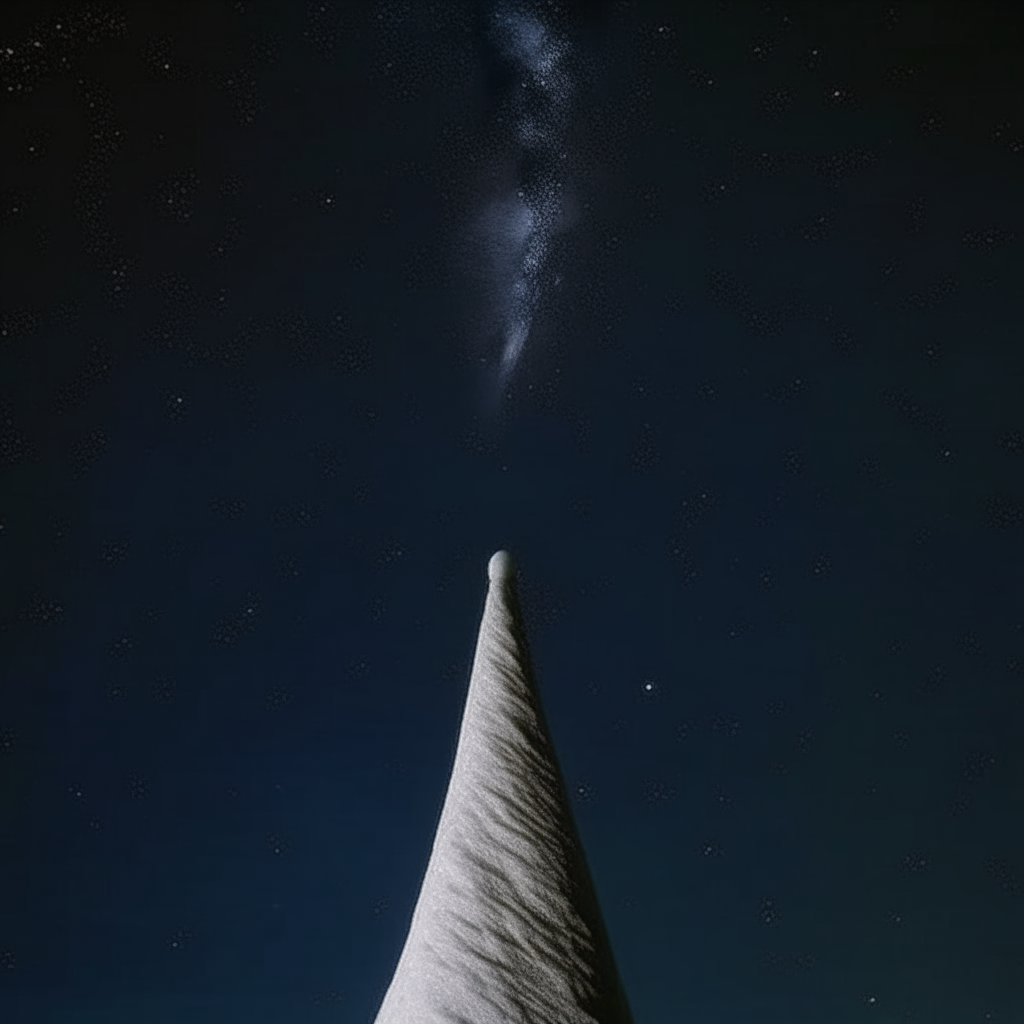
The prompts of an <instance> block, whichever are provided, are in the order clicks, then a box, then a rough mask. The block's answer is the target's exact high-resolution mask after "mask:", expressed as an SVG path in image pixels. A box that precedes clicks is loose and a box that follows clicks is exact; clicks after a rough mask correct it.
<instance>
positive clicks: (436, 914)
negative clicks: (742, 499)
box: [376, 552, 632, 1024]
mask: <svg viewBox="0 0 1024 1024" xmlns="http://www.w3.org/2000/svg"><path fill="white" fill-rule="evenodd" d="M488 575H489V577H490V587H489V588H488V593H487V602H486V605H485V607H484V614H483V619H482V621H481V623H480V634H479V637H478V640H477V647H476V655H475V657H474V660H473V672H472V675H471V677H470V683H469V693H468V695H467V697H466V706H465V710H464V712H463V718H462V726H461V729H460V732H459V743H458V749H457V751H456V754H455V764H454V766H453V768H452V774H451V780H450V782H449V784H448V793H447V796H446V797H445V802H444V808H443V809H442V811H441V819H440V822H439V824H438V827H437V834H436V835H435V837H434V846H433V850H432V851H431V855H430V862H429V863H428V865H427V870H426V874H425V876H424V879H423V884H422V887H421V889H420V894H419V898H418V900H417V902H416V909H415V910H414V912H413V917H412V923H411V925H410V927H409V934H408V937H407V939H406V943H405V947H404V949H403V950H402V955H401V958H400V959H399V962H398V967H397V968H396V970H395V974H394V977H393V978H392V981H391V985H390V987H389V988H388V991H387V994H386V995H385V997H384V1002H383V1003H382V1005H381V1008H380V1011H379V1013H378V1014H377V1019H376V1024H631V1022H632V1017H631V1015H630V1012H629V1008H628V1005H627V1002H626V997H625V993H624V991H623V988H622V984H621V981H620V979H619V975H618V971H617V969H616V966H615V961H614V957H613V955H612V951H611V945H610V943H609V941H608V936H607V933H606V931H605V927H604V924H603V921H602V918H601V911H600V908H599V906H598V903H597V896H596V893H595V891H594V886H593V882H592V880H591V877H590V871H589V869H588V867H587V863H586V858H585V856H584V853H583V848H582V845H581V843H580V840H579V835H578V833H577V830H576V826H575V823H574V821H573V818H572V811H571V809H570V806H569V800H568V794H567V791H566V788H565V783H564V781H563V779H562V775H561V772H560V770H559V767H558V760H557V758H556V756H555V753H554V748H553V746H552V743H551V737H550V734H549V732H548V728H547V723H546V721H545V719H544V713H543V710H542V708H541V703H540V695H539V692H538V690H537V684H536V682H535V680H534V676H533V670H532V668H531V666H530V658H529V651H528V648H527V644H526V637H525V635H524V632H523V626H522V618H521V616H520V613H519V605H518V600H517V598H516V592H515V574H514V568H513V565H512V560H511V558H510V556H509V555H508V554H507V553H506V552H497V553H496V554H495V555H494V556H493V557H492V558H491V561H490V564H489V565H488Z"/></svg>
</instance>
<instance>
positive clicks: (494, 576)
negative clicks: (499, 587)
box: [487, 551, 516, 583]
mask: <svg viewBox="0 0 1024 1024" xmlns="http://www.w3.org/2000/svg"><path fill="white" fill-rule="evenodd" d="M515 574H516V563H515V562H513V561H512V556H511V555H510V554H509V553H508V552H507V551H495V552H494V554H493V555H491V560H490V561H489V562H488V563H487V578H488V579H489V580H490V581H491V582H492V583H497V582H499V581H501V580H507V579H511V578H512V577H513V576H515Z"/></svg>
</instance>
